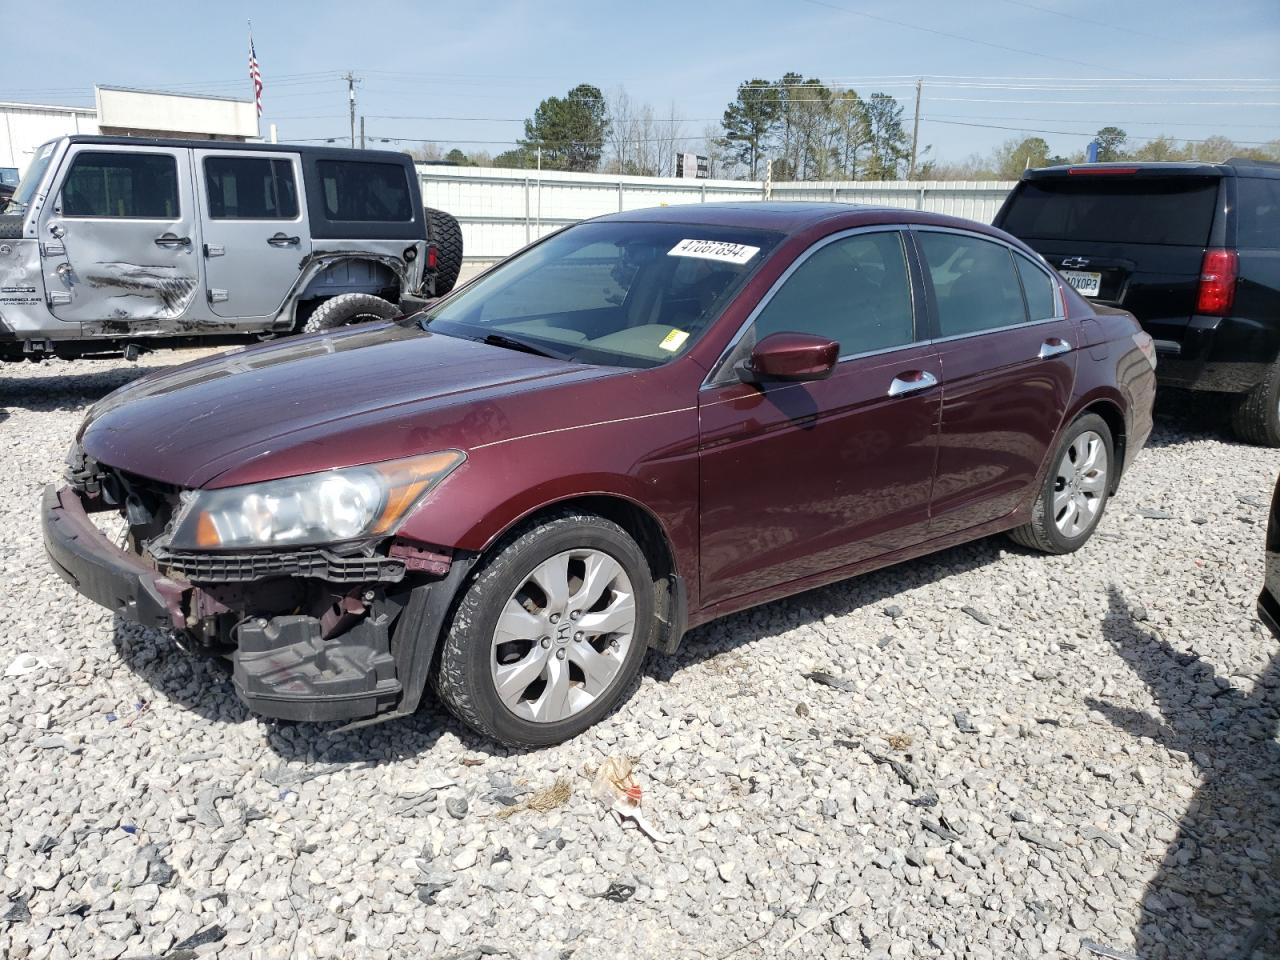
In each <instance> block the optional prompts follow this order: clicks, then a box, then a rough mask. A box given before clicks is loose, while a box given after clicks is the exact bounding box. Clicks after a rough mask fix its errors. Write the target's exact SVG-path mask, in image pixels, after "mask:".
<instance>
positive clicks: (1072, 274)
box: [1062, 270, 1102, 297]
mask: <svg viewBox="0 0 1280 960" xmlns="http://www.w3.org/2000/svg"><path fill="white" fill-rule="evenodd" d="M1062 279H1064V280H1066V281H1067V283H1069V284H1071V286H1073V287H1075V289H1076V292H1077V293H1078V294H1080V295H1081V296H1082V297H1096V296H1097V295H1098V294H1099V293H1101V292H1102V274H1100V273H1093V272H1091V271H1090V272H1086V271H1084V270H1063V271H1062Z"/></svg>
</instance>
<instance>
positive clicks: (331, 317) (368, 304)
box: [302, 293, 400, 333]
mask: <svg viewBox="0 0 1280 960" xmlns="http://www.w3.org/2000/svg"><path fill="white" fill-rule="evenodd" d="M399 315H400V308H399V307H397V306H396V305H395V304H394V303H390V302H389V301H387V300H383V299H382V298H381V297H375V296H374V295H373V294H371V293H340V294H338V295H337V296H336V297H330V298H329V299H328V300H326V301H325V302H324V303H322V304H320V306H318V307H316V308H315V310H313V311H312V312H311V316H309V317H307V322H306V323H304V324H303V325H302V332H303V333H319V332H320V331H321V330H333V329H335V328H337V327H346V326H349V325H351V324H353V323H368V322H369V321H371V320H392V319H394V318H395V317H398V316H399Z"/></svg>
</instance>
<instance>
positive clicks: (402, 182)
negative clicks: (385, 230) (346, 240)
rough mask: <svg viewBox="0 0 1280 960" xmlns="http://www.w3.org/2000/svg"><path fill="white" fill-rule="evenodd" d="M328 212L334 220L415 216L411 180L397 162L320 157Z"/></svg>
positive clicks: (320, 169)
mask: <svg viewBox="0 0 1280 960" xmlns="http://www.w3.org/2000/svg"><path fill="white" fill-rule="evenodd" d="M316 171H317V172H318V173H319V175H320V189H321V192H322V196H323V197H324V214H325V216H326V217H327V218H328V219H330V220H347V221H371V220H395V221H406V220H412V219H413V203H412V201H411V200H410V194H409V181H408V180H407V179H406V177H405V169H404V167H402V166H400V165H399V164H396V163H366V162H363V161H360V160H320V161H317V163H316Z"/></svg>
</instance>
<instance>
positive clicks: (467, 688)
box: [434, 512, 654, 747]
mask: <svg viewBox="0 0 1280 960" xmlns="http://www.w3.org/2000/svg"><path fill="white" fill-rule="evenodd" d="M653 624H654V613H653V576H652V573H651V572H650V570H649V566H648V563H647V562H646V560H645V557H644V554H643V553H642V552H641V550H640V548H639V546H637V545H636V542H635V541H634V540H633V539H632V538H631V537H630V536H628V535H627V533H626V531H624V530H623V529H622V528H621V527H619V526H618V525H617V524H616V523H613V522H612V521H609V520H606V519H604V518H603V517H598V516H594V515H592V514H582V513H577V512H566V513H562V514H560V515H558V516H555V517H553V518H551V519H549V520H547V521H545V522H542V523H539V524H537V525H536V526H533V527H529V528H526V529H525V530H524V532H523V533H519V534H517V535H516V536H515V537H514V539H512V540H510V541H509V542H507V544H506V545H505V546H503V547H501V548H500V549H499V550H498V551H497V552H496V553H495V554H494V555H493V556H492V557H491V558H490V559H489V560H488V561H487V562H485V563H484V565H483V566H482V567H481V568H480V569H479V572H478V573H477V574H476V575H475V578H474V579H473V580H472V582H471V585H470V586H469V587H468V588H467V590H466V592H465V593H464V594H463V596H462V599H461V601H459V603H458V607H457V609H456V611H455V612H454V615H453V621H452V623H451V625H450V627H449V632H448V634H447V635H446V636H445V637H444V639H443V642H442V644H441V651H440V663H439V667H438V668H437V670H436V672H435V677H434V683H435V689H436V693H437V695H438V696H439V697H440V699H441V700H442V701H443V702H444V703H445V705H446V706H448V708H449V709H450V710H451V711H452V712H453V713H454V715H455V716H457V717H458V719H460V720H462V722H463V723H466V724H467V725H468V726H470V727H472V728H474V729H475V730H477V731H479V732H480V733H483V734H485V735H486V736H490V737H493V738H494V739H496V740H499V741H501V742H502V743H505V744H508V745H509V746H517V747H540V746H547V745H549V744H553V743H559V742H560V741H562V740H567V739H568V738H570V737H573V736H576V735H577V734H579V733H581V732H582V731H583V730H586V729H587V728H588V727H590V726H591V725H592V724H594V723H595V722H596V721H598V720H600V719H601V718H602V717H604V716H605V715H606V714H607V713H608V712H609V711H610V710H611V709H612V708H613V707H614V706H615V705H616V704H617V703H618V701H619V700H620V699H621V698H622V696H623V695H624V694H625V693H626V692H627V691H628V689H629V688H630V686H631V681H632V680H633V678H634V677H635V675H636V672H637V671H638V670H639V669H640V663H641V661H642V660H643V659H644V654H645V649H646V648H647V647H648V645H649V637H650V634H651V632H652V629H653Z"/></svg>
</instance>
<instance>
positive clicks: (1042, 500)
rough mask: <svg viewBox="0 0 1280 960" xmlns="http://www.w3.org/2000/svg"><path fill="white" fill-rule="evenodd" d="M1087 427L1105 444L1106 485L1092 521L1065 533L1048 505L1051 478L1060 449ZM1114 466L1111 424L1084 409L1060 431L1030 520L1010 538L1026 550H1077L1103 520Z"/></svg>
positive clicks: (1051, 486) (1062, 551) (1061, 552)
mask: <svg viewBox="0 0 1280 960" xmlns="http://www.w3.org/2000/svg"><path fill="white" fill-rule="evenodd" d="M1086 430H1092V431H1093V432H1094V433H1096V434H1098V435H1099V436H1101V437H1102V439H1103V442H1104V445H1105V446H1106V452H1107V473H1106V483H1107V486H1106V488H1105V491H1104V493H1103V500H1102V504H1101V506H1099V507H1098V513H1097V516H1095V517H1094V520H1093V524H1092V525H1091V526H1090V527H1089V528H1088V529H1087V530H1086V531H1085V532H1084V533H1083V534H1081V535H1080V536H1077V537H1067V536H1065V535H1064V534H1063V533H1062V532H1061V531H1060V530H1059V529H1058V528H1057V526H1056V525H1055V524H1054V522H1053V517H1052V516H1051V514H1050V512H1049V508H1048V505H1049V504H1051V503H1052V502H1053V492H1054V480H1055V477H1056V474H1057V466H1058V463H1059V462H1060V461H1061V460H1062V455H1063V453H1064V452H1065V451H1066V449H1067V447H1069V446H1070V445H1071V443H1072V441H1074V440H1075V439H1076V437H1078V436H1080V434H1082V433H1084V432H1085V431H1086ZM1115 470H1116V444H1115V438H1114V437H1112V436H1111V428H1110V427H1108V426H1107V422H1106V421H1105V420H1103V419H1102V418H1101V417H1100V416H1098V415H1097V414H1096V413H1086V414H1084V415H1083V416H1080V417H1077V418H1076V419H1075V420H1074V421H1073V422H1072V423H1071V425H1070V426H1069V427H1067V429H1066V430H1064V431H1063V432H1062V436H1061V437H1059V438H1058V444H1057V446H1056V447H1054V448H1053V454H1052V457H1051V459H1050V460H1049V469H1048V470H1047V471H1046V472H1045V478H1044V481H1043V483H1041V485H1040V492H1039V494H1037V496H1036V502H1035V504H1034V505H1033V506H1032V507H1031V520H1030V521H1029V522H1027V523H1024V524H1023V525H1022V526H1020V527H1016V528H1015V529H1013V530H1010V531H1009V537H1010V539H1012V540H1013V542H1014V543H1016V544H1019V545H1020V546H1023V547H1026V548H1027V549H1029V550H1039V551H1041V552H1042V553H1052V554H1063V553H1074V552H1075V551H1076V550H1079V549H1080V548H1081V547H1083V546H1084V545H1085V544H1086V543H1088V542H1089V538H1090V537H1092V536H1093V532H1094V531H1095V530H1097V529H1098V524H1099V523H1101V522H1102V515H1103V514H1104V513H1105V512H1106V509H1107V501H1108V500H1110V499H1111V487H1113V486H1114V485H1115Z"/></svg>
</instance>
